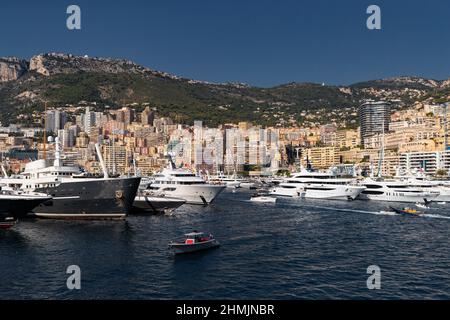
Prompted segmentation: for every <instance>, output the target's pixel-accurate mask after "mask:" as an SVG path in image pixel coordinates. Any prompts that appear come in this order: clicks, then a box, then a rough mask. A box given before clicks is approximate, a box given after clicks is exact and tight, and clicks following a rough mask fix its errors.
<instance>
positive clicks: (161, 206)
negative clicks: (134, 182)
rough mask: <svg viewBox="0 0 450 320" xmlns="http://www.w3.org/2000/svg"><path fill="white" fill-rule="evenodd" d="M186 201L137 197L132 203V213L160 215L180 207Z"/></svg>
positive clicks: (169, 198)
mask: <svg viewBox="0 0 450 320" xmlns="http://www.w3.org/2000/svg"><path fill="white" fill-rule="evenodd" d="M185 203H186V200H184V199H180V198H171V197H156V196H137V197H136V198H135V199H134V202H133V213H138V214H142V213H162V212H166V211H170V210H175V209H176V208H178V207H180V206H182V205H183V204H185Z"/></svg>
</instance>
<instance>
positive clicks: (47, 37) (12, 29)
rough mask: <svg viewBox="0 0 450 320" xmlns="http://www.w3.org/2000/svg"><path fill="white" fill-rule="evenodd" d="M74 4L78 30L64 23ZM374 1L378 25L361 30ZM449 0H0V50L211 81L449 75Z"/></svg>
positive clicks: (329, 80)
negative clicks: (127, 64) (61, 55)
mask: <svg viewBox="0 0 450 320" xmlns="http://www.w3.org/2000/svg"><path fill="white" fill-rule="evenodd" d="M70 4H77V5H79V6H80V7H81V12H82V22H81V23H82V30H79V31H69V30H68V29H67V28H66V18H67V14H66V8H67V6H68V5H70ZM371 4H376V5H379V6H380V7H381V13H382V30H374V31H370V30H368V29H367V28H366V19H367V17H368V15H367V14H366V9H367V7H368V6H369V5H371ZM449 14H450V1H448V0H428V1H417V0H410V1H406V0H395V1H393V0H389V1H366V0H342V1H336V0H310V1H302V0H239V1H238V0H227V1H225V0H223V1H218V0H217V1H215V0H190V1H189V0H164V1H152V0H147V1H145V0H141V1H139V0H127V1H122V0H115V1H103V0H91V1H84V0H83V1H81V0H72V1H66V0H54V1H45V0H43V1H20V0H15V1H10V0H2V1H1V3H0V39H1V40H0V56H18V57H22V58H29V57H31V56H32V55H34V54H38V53H41V52H52V51H56V52H67V53H73V54H80V55H84V54H88V55H90V56H102V57H115V58H126V59H130V60H133V61H135V62H137V63H140V64H142V65H145V66H147V67H150V68H153V69H156V70H162V71H166V72H169V73H172V74H176V75H179V76H183V77H187V78H193V79H198V80H205V81H211V82H228V81H230V82H245V83H249V84H252V85H257V86H273V85H277V84H282V83H287V82H293V81H295V82H317V83H322V82H325V83H327V84H350V83H354V82H358V81H364V80H370V79H377V78H384V77H390V76H397V75H417V76H424V77H428V78H434V79H447V78H450V41H448V40H449V36H450V19H449V18H448V16H449Z"/></svg>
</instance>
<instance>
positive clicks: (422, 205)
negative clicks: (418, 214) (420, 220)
mask: <svg viewBox="0 0 450 320" xmlns="http://www.w3.org/2000/svg"><path fill="white" fill-rule="evenodd" d="M415 205H416V207H418V208H422V209H430V207H427V205H426V204H423V203H420V202H417V203H416V204H415Z"/></svg>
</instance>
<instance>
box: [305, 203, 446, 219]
mask: <svg viewBox="0 0 450 320" xmlns="http://www.w3.org/2000/svg"><path fill="white" fill-rule="evenodd" d="M302 207H305V208H313V209H322V210H329V211H338V212H354V213H367V214H374V215H385V216H400V214H397V213H395V212H393V211H383V210H381V211H367V210H355V209H346V208H335V207H324V206H311V205H304V206H302ZM420 217H423V218H433V219H450V216H443V215H440V214H430V213H424V214H422V215H420Z"/></svg>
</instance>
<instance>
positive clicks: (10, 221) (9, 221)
mask: <svg viewBox="0 0 450 320" xmlns="http://www.w3.org/2000/svg"><path fill="white" fill-rule="evenodd" d="M16 223H17V219H15V218H13V217H6V218H0V229H3V230H5V229H10V228H12V227H14V226H15V225H16Z"/></svg>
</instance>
